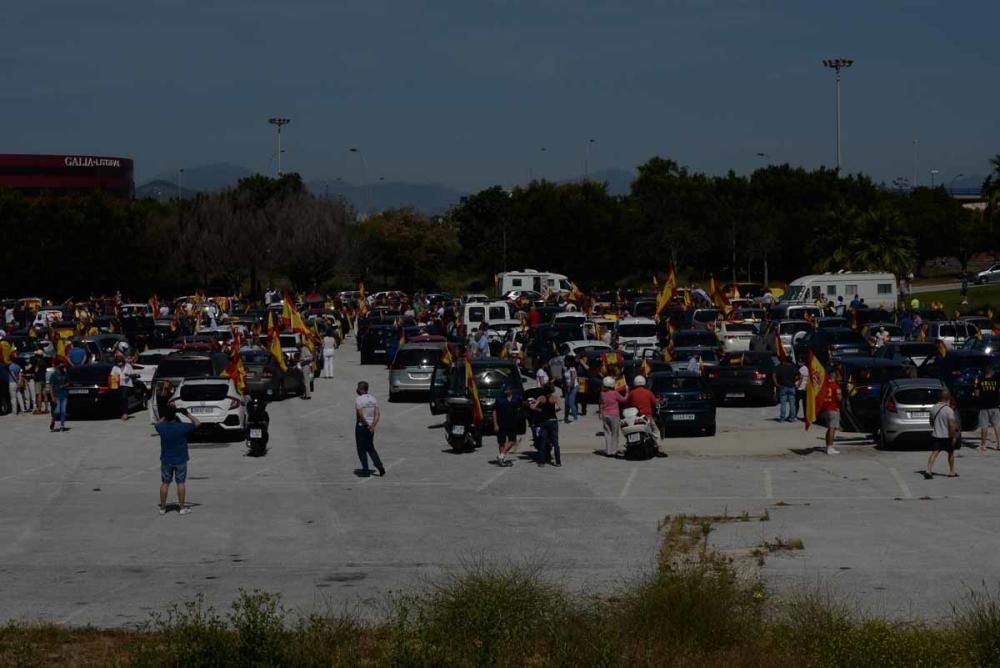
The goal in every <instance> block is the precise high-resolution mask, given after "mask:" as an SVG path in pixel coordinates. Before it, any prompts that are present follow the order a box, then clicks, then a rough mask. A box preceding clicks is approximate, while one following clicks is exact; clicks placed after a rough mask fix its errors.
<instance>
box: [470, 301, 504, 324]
mask: <svg viewBox="0 0 1000 668" xmlns="http://www.w3.org/2000/svg"><path fill="white" fill-rule="evenodd" d="M513 319H514V314H512V313H511V312H510V304H508V303H507V302H501V301H496V302H485V303H482V302H473V303H470V304H466V305H465V306H464V307H463V309H462V321H463V322H464V323H465V326H466V327H469V328H470V331H471V330H472V329H475V328H478V327H479V323H481V322H483V321H485V322H494V321H498V320H513Z"/></svg>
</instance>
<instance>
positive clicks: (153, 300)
mask: <svg viewBox="0 0 1000 668" xmlns="http://www.w3.org/2000/svg"><path fill="white" fill-rule="evenodd" d="M149 307H150V308H151V309H153V317H154V318H156V317H159V315H160V300H159V299H158V298H157V297H156V293H155V292H154V293H153V296H152V297H150V298H149Z"/></svg>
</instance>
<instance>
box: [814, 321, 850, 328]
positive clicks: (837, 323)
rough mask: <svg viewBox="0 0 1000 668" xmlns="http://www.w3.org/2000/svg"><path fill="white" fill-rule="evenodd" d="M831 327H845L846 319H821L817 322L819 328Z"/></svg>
mask: <svg viewBox="0 0 1000 668" xmlns="http://www.w3.org/2000/svg"><path fill="white" fill-rule="evenodd" d="M831 327H847V321H846V320H841V319H837V320H822V321H820V323H819V328H820V329H829V328H831Z"/></svg>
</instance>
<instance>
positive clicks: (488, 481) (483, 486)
mask: <svg viewBox="0 0 1000 668" xmlns="http://www.w3.org/2000/svg"><path fill="white" fill-rule="evenodd" d="M510 469H511V467H509V466H508V467H507V468H504V469H501V470H499V471H497V472H496V473H494V474H493V475H491V476H490V477H489V478H487V479H486V482H484V483H483V484H481V485H480V486H479V487H477V488H476V491H477V492H482V491H484V490H485V489H486V488H487V487H489V486H490V485H492V484H493V483H495V482H496V481H497V480H499V479H500V478H502V477H503V476H504V474H505V473H507V471H509V470H510Z"/></svg>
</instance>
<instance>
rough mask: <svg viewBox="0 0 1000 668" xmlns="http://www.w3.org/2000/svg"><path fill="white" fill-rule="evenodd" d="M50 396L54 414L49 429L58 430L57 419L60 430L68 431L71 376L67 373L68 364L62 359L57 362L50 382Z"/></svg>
mask: <svg viewBox="0 0 1000 668" xmlns="http://www.w3.org/2000/svg"><path fill="white" fill-rule="evenodd" d="M49 396H50V398H51V399H52V414H51V420H49V431H56V420H58V421H59V431H66V403H67V402H68V401H69V376H68V375H67V374H66V364H65V363H64V362H62V361H61V360H60V361H58V362H56V365H55V371H53V372H52V378H51V382H50V383H49Z"/></svg>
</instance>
